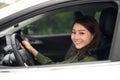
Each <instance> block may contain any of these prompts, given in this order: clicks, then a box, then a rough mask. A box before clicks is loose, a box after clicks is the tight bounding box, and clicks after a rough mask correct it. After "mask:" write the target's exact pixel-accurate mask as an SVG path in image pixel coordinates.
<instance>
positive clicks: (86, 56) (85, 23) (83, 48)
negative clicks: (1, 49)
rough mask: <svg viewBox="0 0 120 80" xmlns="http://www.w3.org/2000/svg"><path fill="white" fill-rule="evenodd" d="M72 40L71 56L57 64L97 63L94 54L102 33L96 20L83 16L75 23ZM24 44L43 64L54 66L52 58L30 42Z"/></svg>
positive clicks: (23, 42)
mask: <svg viewBox="0 0 120 80" xmlns="http://www.w3.org/2000/svg"><path fill="white" fill-rule="evenodd" d="M71 40H72V41H73V43H74V48H73V50H72V51H71V54H70V55H71V56H70V57H69V58H68V59H66V60H64V61H62V62H57V63H72V62H78V61H79V62H82V61H95V60H96V57H95V55H94V54H93V53H94V51H95V50H96V48H97V46H98V44H99V42H100V31H99V27H98V24H97V22H96V20H95V19H93V18H92V17H89V16H83V17H81V18H80V19H77V20H75V21H74V23H73V27H72V33H71ZM22 44H23V45H24V46H25V47H26V49H28V50H29V51H30V52H31V53H32V54H33V55H34V56H35V57H36V59H37V61H38V62H40V63H41V64H52V63H55V62H53V61H52V60H51V59H50V58H48V57H46V56H44V55H42V54H41V53H40V52H38V51H37V50H36V49H35V48H33V47H32V46H31V44H30V43H29V42H28V41H25V40H24V41H22Z"/></svg>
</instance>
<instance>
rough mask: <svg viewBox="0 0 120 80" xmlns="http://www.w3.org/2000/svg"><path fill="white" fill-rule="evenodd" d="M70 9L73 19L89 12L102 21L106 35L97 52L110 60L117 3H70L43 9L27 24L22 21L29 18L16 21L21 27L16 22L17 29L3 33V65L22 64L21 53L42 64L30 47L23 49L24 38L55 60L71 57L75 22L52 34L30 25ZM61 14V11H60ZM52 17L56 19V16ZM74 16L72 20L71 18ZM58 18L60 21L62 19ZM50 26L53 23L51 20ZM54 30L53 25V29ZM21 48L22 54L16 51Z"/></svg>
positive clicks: (0, 60) (0, 49)
mask: <svg viewBox="0 0 120 80" xmlns="http://www.w3.org/2000/svg"><path fill="white" fill-rule="evenodd" d="M70 10H72V18H71V19H73V20H74V19H77V18H80V17H81V16H84V15H88V16H92V17H94V18H95V19H96V20H97V21H98V24H99V27H100V31H101V35H102V38H101V43H100V45H99V47H98V48H97V50H96V51H95V54H96V56H97V58H98V61H102V60H109V54H110V48H111V44H112V38H113V34H114V28H115V23H116V18H117V6H116V4H114V3H111V2H108V3H92V4H79V5H75V6H68V7H65V8H64V9H63V8H59V10H58V9H56V10H53V11H51V12H46V14H45V13H43V14H42V17H41V16H39V19H36V21H33V22H31V23H29V22H28V23H27V24H25V25H22V23H24V22H25V21H23V22H20V23H18V24H17V25H16V26H17V27H16V26H14V25H13V26H12V27H14V28H16V29H15V30H16V31H15V32H13V33H11V32H12V31H11V32H10V34H7V35H4V34H2V36H1V37H0V65H1V66H21V65H20V64H18V63H19V62H21V61H20V59H19V61H18V60H17V58H19V57H21V56H22V58H23V59H24V60H25V62H26V63H27V64H29V65H40V63H38V62H37V61H36V60H35V59H34V56H33V55H31V54H29V52H27V51H26V50H23V49H22V50H21V49H20V48H19V47H18V46H19V43H20V42H21V39H26V40H28V41H29V42H30V43H31V45H32V46H33V47H34V48H35V49H37V50H38V51H39V52H40V53H42V54H43V55H45V56H47V57H49V58H51V59H52V60H53V61H54V62H60V61H63V60H65V59H67V58H68V57H69V56H70V52H71V48H72V47H73V43H72V41H71V38H70V30H71V29H70V28H71V26H69V30H68V32H67V33H60V34H52V35H49V34H45V35H40V34H41V33H40V34H32V35H31V34H30V33H29V32H32V31H31V30H30V29H29V27H31V25H32V26H33V28H34V27H35V26H36V27H37V25H38V24H40V25H42V23H40V22H39V20H43V21H45V19H44V17H46V18H47V19H49V20H50V18H48V16H47V15H48V14H49V15H50V17H52V16H53V15H54V14H53V13H55V14H58V13H62V12H65V11H66V12H67V11H68V12H69V11H70ZM52 14H53V15H52ZM96 15H97V16H96ZM37 16H38V15H36V17H37ZM59 16H61V15H60V14H59ZM64 17H66V16H64ZM31 18H32V17H31ZM34 18H35V17H34ZM34 18H33V19H34ZM55 18H57V17H55ZM31 20H32V19H31ZM51 20H52V21H53V19H51ZM69 20H70V19H69ZM73 20H71V22H72V21H73ZM26 21H27V20H26ZM28 21H29V20H28ZM61 21H64V20H61ZM34 22H35V23H34ZM41 22H42V21H41ZM53 22H54V25H55V24H56V23H57V20H54V21H53ZM58 22H59V23H60V21H58ZM66 22H67V21H66ZM71 22H70V21H69V23H70V24H69V25H71V24H72V23H71ZM44 23H46V24H47V22H44ZM61 24H63V25H64V23H61ZM52 26H53V25H52ZM20 27H21V28H20ZM24 27H25V28H24ZM40 27H41V26H40ZM47 27H50V24H48V25H47ZM17 28H18V29H17ZM33 28H31V29H33ZM54 28H57V25H55V27H54ZM61 28H63V27H61ZM34 30H35V31H36V32H37V29H34ZM50 30H51V29H49V31H50ZM41 31H42V29H41ZM46 32H47V31H46ZM20 37H21V38H20ZM17 52H19V53H20V55H15V54H14V53H17ZM21 63H22V62H21Z"/></svg>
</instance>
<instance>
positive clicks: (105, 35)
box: [95, 7, 117, 60]
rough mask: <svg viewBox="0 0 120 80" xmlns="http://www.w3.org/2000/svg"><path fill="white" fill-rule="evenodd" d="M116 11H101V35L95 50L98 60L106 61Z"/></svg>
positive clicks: (107, 9)
mask: <svg viewBox="0 0 120 80" xmlns="http://www.w3.org/2000/svg"><path fill="white" fill-rule="evenodd" d="M116 16H117V10H116V9H115V8H112V7H110V8H105V9H103V10H102V12H101V15H100V19H99V27H100V30H101V34H102V39H101V43H100V46H99V47H98V49H97V50H96V52H95V53H96V54H97V57H98V60H107V59H108V56H109V51H110V47H111V42H112V37H113V32H114V27H115V22H116Z"/></svg>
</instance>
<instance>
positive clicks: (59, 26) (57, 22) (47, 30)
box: [29, 12, 73, 34]
mask: <svg viewBox="0 0 120 80" xmlns="http://www.w3.org/2000/svg"><path fill="white" fill-rule="evenodd" d="M72 22H73V13H72V12H63V13H55V14H50V15H48V16H45V17H43V18H42V19H40V20H38V21H36V22H34V23H32V26H33V27H31V29H30V31H29V33H30V34H60V33H70V32H71V26H72Z"/></svg>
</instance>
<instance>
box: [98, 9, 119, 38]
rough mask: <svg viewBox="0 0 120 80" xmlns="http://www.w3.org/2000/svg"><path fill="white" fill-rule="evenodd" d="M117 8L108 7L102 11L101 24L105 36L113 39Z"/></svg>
mask: <svg viewBox="0 0 120 80" xmlns="http://www.w3.org/2000/svg"><path fill="white" fill-rule="evenodd" d="M116 16H117V10H116V9H115V8H112V7H110V8H106V9H103V10H102V12H101V16H100V20H99V26H100V29H101V32H102V34H103V35H104V36H106V37H107V38H109V39H112V36H113V32H114V27H115V22H116Z"/></svg>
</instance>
